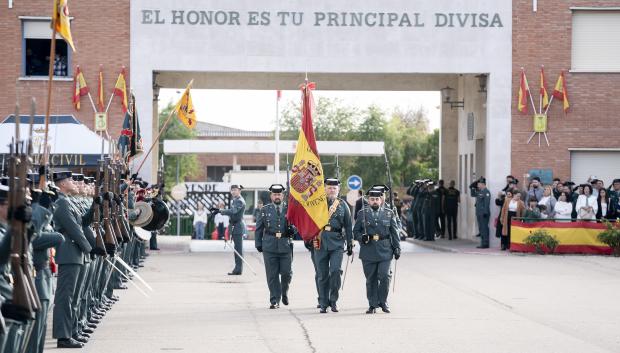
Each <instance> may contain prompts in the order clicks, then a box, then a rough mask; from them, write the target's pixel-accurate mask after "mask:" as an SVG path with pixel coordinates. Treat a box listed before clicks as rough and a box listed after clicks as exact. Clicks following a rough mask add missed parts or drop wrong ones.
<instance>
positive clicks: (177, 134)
mask: <svg viewBox="0 0 620 353" xmlns="http://www.w3.org/2000/svg"><path fill="white" fill-rule="evenodd" d="M172 109H174V104H172V102H170V103H168V105H167V106H166V107H165V108H164V109H162V110H161V111H160V112H159V128H160V129H161V127H162V126H163V125H164V123H165V121H166V119H167V118H168V116H169V115H170V112H171V111H172ZM194 138H196V132H195V131H194V130H190V129H188V128H187V127H185V125H183V124H182V123H181V122H180V121H179V119H176V117H172V118H171V119H170V122H169V123H168V126H167V127H166V130H165V131H164V132H163V133H162V134H161V137H160V138H159V144H160V148H159V158H160V159H161V156H162V155H163V148H162V146H163V141H164V140H183V139H194ZM177 160H178V162H179V182H180V183H182V182H184V181H185V178H187V177H192V176H195V175H196V174H197V173H198V158H197V156H196V155H195V154H192V155H176V156H167V155H164V182H165V183H166V185H167V186H168V189H170V188H171V187H172V186H173V185H175V184H176V183H177Z"/></svg>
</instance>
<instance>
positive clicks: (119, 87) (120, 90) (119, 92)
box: [114, 66, 127, 113]
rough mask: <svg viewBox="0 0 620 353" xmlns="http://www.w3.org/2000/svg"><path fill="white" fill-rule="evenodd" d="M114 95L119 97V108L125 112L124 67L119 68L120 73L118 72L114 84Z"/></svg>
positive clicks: (125, 86) (125, 88)
mask: <svg viewBox="0 0 620 353" xmlns="http://www.w3.org/2000/svg"><path fill="white" fill-rule="evenodd" d="M114 95H115V96H118V97H121V108H122V110H123V113H126V112H127V84H126V83H125V67H124V66H123V68H122V69H121V73H120V74H118V79H116V84H115V85H114Z"/></svg>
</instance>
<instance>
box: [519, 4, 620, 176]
mask: <svg viewBox="0 0 620 353" xmlns="http://www.w3.org/2000/svg"><path fill="white" fill-rule="evenodd" d="M576 6H580V7H586V6H591V7H603V6H620V1H618V0H616V1H579V0H568V1H567V0H545V1H538V12H532V1H531V0H515V1H513V35H512V39H513V68H512V69H513V72H512V87H513V89H512V92H513V97H512V174H513V175H515V176H517V177H518V178H520V177H519V176H522V175H523V174H524V173H525V172H527V170H528V169H531V168H534V169H539V168H541V169H542V168H549V169H552V170H553V174H554V176H557V177H559V178H562V179H563V180H564V179H567V178H570V151H569V150H568V148H572V147H584V148H618V147H620V138H618V131H619V129H620V113H619V112H620V99H618V98H617V97H620V73H570V72H568V70H569V69H570V67H571V36H572V32H571V26H572V13H571V11H570V7H576ZM541 64H544V65H545V78H546V80H547V91H548V92H549V95H551V92H552V91H553V87H554V86H555V82H556V80H557V78H558V75H559V73H560V71H561V70H562V69H564V70H566V73H565V77H566V81H567V89H568V96H569V101H570V105H571V107H570V110H569V112H568V115H566V116H565V115H564V112H563V111H562V103H561V102H560V101H558V100H555V99H554V101H553V102H552V104H551V108H550V109H549V112H548V132H547V135H548V137H549V143H550V144H551V147H547V145H546V143H545V142H544V138H543V139H542V143H541V147H540V148H539V147H538V138H537V137H535V138H534V139H533V140H532V142H531V143H530V144H529V145H528V144H526V142H527V139H528V138H529V136H530V134H531V133H532V131H533V127H532V117H531V114H528V115H522V114H520V113H519V112H518V111H517V106H516V104H517V99H516V97H517V94H518V90H519V74H520V68H521V67H524V68H525V70H526V74H527V78H528V82H529V85H530V90H531V91H532V96H533V98H534V103H535V104H536V107H537V109H538V101H539V95H538V90H539V85H540V82H539V72H540V65H541ZM528 108H529V112H530V113H532V108H531V103H529V98H528Z"/></svg>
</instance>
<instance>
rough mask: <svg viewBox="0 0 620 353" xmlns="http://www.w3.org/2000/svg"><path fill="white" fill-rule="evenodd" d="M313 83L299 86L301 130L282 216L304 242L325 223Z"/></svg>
mask: <svg viewBox="0 0 620 353" xmlns="http://www.w3.org/2000/svg"><path fill="white" fill-rule="evenodd" d="M314 88H315V84H314V82H310V83H308V82H307V81H306V83H305V84H303V85H302V86H301V91H302V104H301V113H302V121H301V130H300V131H299V139H298V140H297V149H296V151H295V158H294V160H293V167H292V169H291V179H290V189H289V198H288V210H287V213H286V218H287V219H288V221H289V222H291V223H292V224H294V225H295V226H296V227H297V229H298V230H299V234H300V235H301V237H302V238H303V240H304V241H309V240H312V239H313V238H314V237H315V236H316V235H317V234H318V233H319V231H320V230H321V228H323V227H324V226H325V225H326V224H327V222H329V215H328V210H327V195H326V193H325V185H324V184H323V180H324V179H325V177H324V174H323V166H322V165H321V160H320V159H319V153H318V151H317V148H316V139H315V137H314V128H313V127H312V110H313V105H314V102H313V99H312V90H313V89H314Z"/></svg>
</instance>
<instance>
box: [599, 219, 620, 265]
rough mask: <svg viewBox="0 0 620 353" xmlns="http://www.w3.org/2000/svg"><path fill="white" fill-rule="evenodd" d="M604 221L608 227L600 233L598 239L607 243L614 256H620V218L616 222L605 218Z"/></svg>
mask: <svg viewBox="0 0 620 353" xmlns="http://www.w3.org/2000/svg"><path fill="white" fill-rule="evenodd" d="M603 223H604V224H605V227H607V229H606V230H604V231H602V232H600V233H599V234H598V236H597V238H598V241H600V242H601V243H604V244H607V245H608V246H609V247H610V248H611V249H612V251H613V255H614V256H620V219H619V220H616V222H614V223H611V222H609V221H608V220H606V219H604V220H603Z"/></svg>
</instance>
